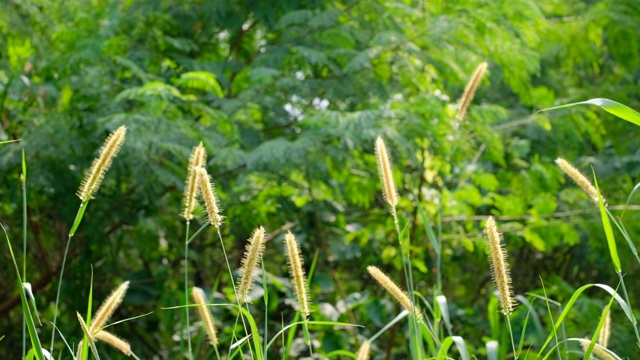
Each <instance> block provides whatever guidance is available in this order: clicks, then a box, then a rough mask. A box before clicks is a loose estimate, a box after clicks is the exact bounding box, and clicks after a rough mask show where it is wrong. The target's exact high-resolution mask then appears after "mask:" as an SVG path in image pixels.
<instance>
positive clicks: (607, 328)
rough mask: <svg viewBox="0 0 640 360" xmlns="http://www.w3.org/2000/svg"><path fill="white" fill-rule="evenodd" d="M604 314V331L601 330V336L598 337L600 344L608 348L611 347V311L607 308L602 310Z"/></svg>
mask: <svg viewBox="0 0 640 360" xmlns="http://www.w3.org/2000/svg"><path fill="white" fill-rule="evenodd" d="M605 312H606V315H605ZM602 314H603V315H605V318H604V325H603V326H602V330H600V336H598V344H599V345H600V346H602V347H605V348H606V347H608V346H609V338H610V337H611V311H607V308H605V309H604V310H602Z"/></svg>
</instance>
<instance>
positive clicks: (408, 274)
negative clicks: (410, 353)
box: [391, 207, 422, 359]
mask: <svg viewBox="0 0 640 360" xmlns="http://www.w3.org/2000/svg"><path fill="white" fill-rule="evenodd" d="M391 215H392V216H393V222H394V224H395V227H396V233H397V234H398V241H400V240H402V241H404V240H403V239H402V238H401V232H400V223H399V221H398V214H397V213H396V209H395V207H393V208H392V211H391ZM403 246H404V245H403V244H402V243H401V244H400V252H401V253H402V267H403V270H404V275H405V278H406V279H407V288H408V290H409V296H410V297H411V316H410V319H409V321H410V322H411V327H412V329H411V330H413V337H414V339H415V341H416V344H417V342H418V341H422V340H421V339H422V338H421V337H420V336H419V335H420V334H419V332H418V321H417V316H416V315H417V314H416V306H415V303H416V298H415V294H414V289H413V273H412V271H411V262H410V256H409V254H406V253H405V251H404V249H403ZM410 251H411V250H410V249H409V252H410ZM416 351H417V356H418V359H422V352H421V347H420V346H416Z"/></svg>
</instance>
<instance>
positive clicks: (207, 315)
mask: <svg viewBox="0 0 640 360" xmlns="http://www.w3.org/2000/svg"><path fill="white" fill-rule="evenodd" d="M191 297H193V302H194V303H195V304H196V305H198V314H200V318H201V319H202V322H203V323H204V329H205V331H206V332H207V337H208V338H209V344H211V346H213V347H216V346H218V335H217V333H216V327H215V324H214V322H213V316H212V315H211V312H210V311H209V308H208V307H207V305H206V304H207V302H206V301H205V300H204V291H202V289H201V288H199V287H196V286H194V287H193V289H191Z"/></svg>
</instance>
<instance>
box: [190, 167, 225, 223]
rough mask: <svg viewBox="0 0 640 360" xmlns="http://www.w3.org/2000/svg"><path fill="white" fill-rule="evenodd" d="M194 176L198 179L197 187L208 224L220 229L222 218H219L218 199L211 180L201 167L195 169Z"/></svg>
mask: <svg viewBox="0 0 640 360" xmlns="http://www.w3.org/2000/svg"><path fill="white" fill-rule="evenodd" d="M196 174H197V179H198V187H199V188H200V195H201V196H202V200H203V201H204V205H205V207H206V208H207V215H208V216H209V222H210V223H211V225H213V226H215V227H220V225H222V216H220V208H218V199H217V197H216V193H215V192H214V191H213V185H212V184H211V178H210V177H209V174H208V173H207V170H206V169H205V168H203V167H201V166H198V167H196Z"/></svg>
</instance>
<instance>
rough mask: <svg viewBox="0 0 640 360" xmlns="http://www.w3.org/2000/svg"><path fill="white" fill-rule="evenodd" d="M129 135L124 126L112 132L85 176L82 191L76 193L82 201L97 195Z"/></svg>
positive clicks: (81, 186) (81, 185)
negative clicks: (105, 175) (126, 136)
mask: <svg viewBox="0 0 640 360" xmlns="http://www.w3.org/2000/svg"><path fill="white" fill-rule="evenodd" d="M126 133H127V127H126V126H124V125H122V126H120V127H119V128H117V129H116V131H114V132H112V133H111V135H109V137H107V140H105V142H104V145H102V148H100V154H99V155H98V157H97V158H96V159H95V160H93V163H91V167H90V168H89V170H87V171H86V172H85V174H84V179H83V180H82V183H81V184H80V189H78V192H77V193H76V194H77V195H78V197H79V198H80V199H81V200H82V201H87V200H89V199H91V198H93V196H94V195H95V193H96V192H97V191H98V188H100V184H101V183H102V179H104V174H105V173H106V172H107V170H109V167H110V166H111V162H112V161H113V158H114V157H116V155H117V154H118V151H119V150H120V147H121V146H122V143H124V138H125V135H126Z"/></svg>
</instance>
